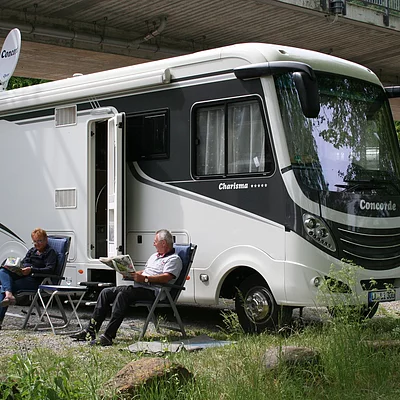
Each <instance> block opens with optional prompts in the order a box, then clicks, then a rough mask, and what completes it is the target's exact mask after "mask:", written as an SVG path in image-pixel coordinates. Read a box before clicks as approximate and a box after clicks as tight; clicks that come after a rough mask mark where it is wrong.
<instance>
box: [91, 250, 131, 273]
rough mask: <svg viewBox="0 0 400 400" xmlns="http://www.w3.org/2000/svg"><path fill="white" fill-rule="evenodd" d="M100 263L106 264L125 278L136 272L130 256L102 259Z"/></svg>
mask: <svg viewBox="0 0 400 400" xmlns="http://www.w3.org/2000/svg"><path fill="white" fill-rule="evenodd" d="M99 261H100V262H102V263H103V264H106V265H107V266H108V267H110V268H112V269H115V270H116V271H117V272H119V273H120V274H121V275H123V276H129V274H130V273H132V272H135V271H136V270H135V266H134V265H133V261H132V259H131V257H130V255H129V254H125V255H122V256H115V257H100V258H99Z"/></svg>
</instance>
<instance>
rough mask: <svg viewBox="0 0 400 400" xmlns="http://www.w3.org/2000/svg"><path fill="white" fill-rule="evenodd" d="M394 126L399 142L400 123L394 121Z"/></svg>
mask: <svg viewBox="0 0 400 400" xmlns="http://www.w3.org/2000/svg"><path fill="white" fill-rule="evenodd" d="M394 124H395V126H396V132H397V137H398V138H399V140H400V121H394Z"/></svg>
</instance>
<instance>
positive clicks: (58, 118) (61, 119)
mask: <svg viewBox="0 0 400 400" xmlns="http://www.w3.org/2000/svg"><path fill="white" fill-rule="evenodd" d="M76 113H77V111H76V106H69V107H60V108H56V109H55V117H54V118H55V122H56V126H57V127H60V126H68V125H76Z"/></svg>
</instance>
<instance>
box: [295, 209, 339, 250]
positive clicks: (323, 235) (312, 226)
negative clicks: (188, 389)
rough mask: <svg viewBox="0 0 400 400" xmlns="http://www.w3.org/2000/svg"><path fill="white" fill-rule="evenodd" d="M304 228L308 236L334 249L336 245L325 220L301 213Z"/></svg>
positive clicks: (329, 248)
mask: <svg viewBox="0 0 400 400" xmlns="http://www.w3.org/2000/svg"><path fill="white" fill-rule="evenodd" d="M303 224H304V229H305V230H306V232H307V233H308V236H309V237H311V238H312V239H313V240H315V241H316V242H318V243H319V244H320V245H321V246H323V247H325V248H327V249H328V250H330V251H336V245H335V242H334V240H333V237H332V235H331V232H330V230H329V228H328V226H327V225H326V224H325V222H324V221H323V220H322V219H321V218H319V217H316V216H315V215H312V214H304V215H303Z"/></svg>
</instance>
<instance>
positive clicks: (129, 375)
mask: <svg viewBox="0 0 400 400" xmlns="http://www.w3.org/2000/svg"><path fill="white" fill-rule="evenodd" d="M172 376H173V377H174V379H176V378H177V379H179V381H180V383H184V382H186V381H187V380H188V379H189V378H191V377H192V374H191V373H190V372H189V371H188V370H187V369H186V368H185V367H183V366H182V365H180V364H177V363H172V362H171V361H169V360H166V359H163V358H141V359H140V360H137V361H132V362H130V363H129V364H127V365H125V367H123V368H122V369H121V370H120V371H119V372H117V374H116V375H115V377H114V378H112V379H110V380H109V381H108V382H107V383H106V384H105V386H104V387H103V390H102V393H103V395H104V394H105V393H107V392H108V393H109V392H110V390H111V391H115V390H116V392H117V393H118V394H121V395H123V396H124V399H129V398H130V397H132V396H134V395H135V394H137V391H138V389H139V388H141V387H143V386H146V385H152V384H154V383H156V382H161V381H167V380H168V379H169V378H171V377H172Z"/></svg>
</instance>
